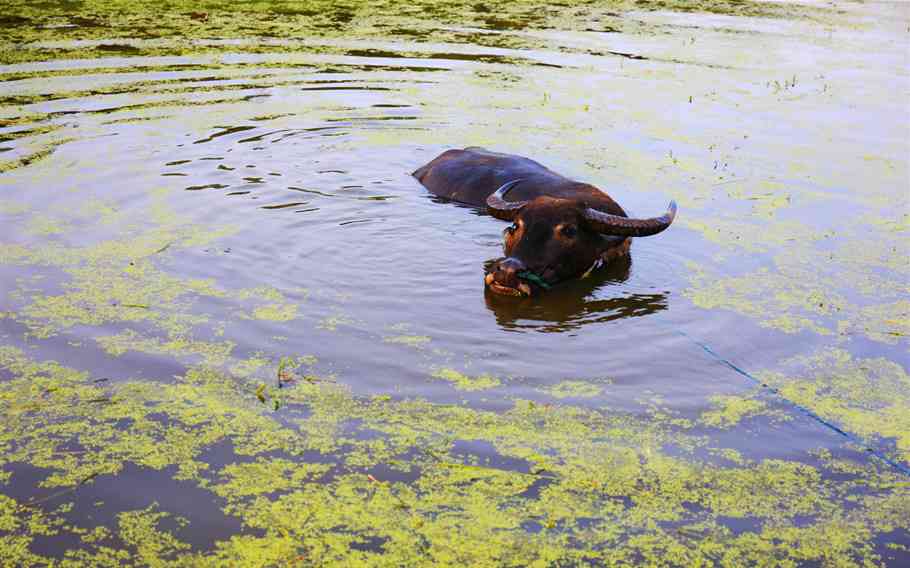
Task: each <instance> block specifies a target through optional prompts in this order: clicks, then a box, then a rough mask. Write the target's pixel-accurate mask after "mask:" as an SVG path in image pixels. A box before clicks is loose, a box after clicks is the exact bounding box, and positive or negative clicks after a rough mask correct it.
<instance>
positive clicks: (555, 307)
mask: <svg viewBox="0 0 910 568" xmlns="http://www.w3.org/2000/svg"><path fill="white" fill-rule="evenodd" d="M497 262H500V261H498V260H490V261H487V263H486V264H487V269H489V268H490V265H494V264H496V263H497ZM631 266H632V259H631V257H630V256H629V255H625V256H622V257H620V258H617V259H616V260H614V261H613V262H611V263H610V264H608V265H606V266H604V268H603V269H602V270H598V271H597V272H594V273H592V274H591V275H589V276H587V277H585V278H581V279H576V280H572V281H571V282H567V283H566V285H565V286H559V287H558V288H554V289H553V291H552V292H551V293H550V294H548V295H547V301H546V302H535V301H532V300H530V299H520V300H515V299H513V298H504V297H502V296H501V295H499V294H494V293H492V292H491V291H489V290H490V289H488V292H487V293H486V294H485V298H484V299H485V301H486V304H487V308H488V309H489V310H490V311H491V312H493V314H494V315H495V316H496V322H497V323H498V324H499V325H500V326H501V327H503V328H506V329H536V330H538V331H544V332H547V331H551V332H560V331H568V330H572V329H577V328H578V327H580V326H582V325H586V324H590V323H595V322H608V321H613V320H618V319H623V318H633V317H639V316H646V315H649V314H653V313H655V312H659V311H662V310H665V309H667V295H666V293H663V292H654V293H650V294H630V295H625V296H618V297H609V298H598V297H597V291H598V290H599V289H600V288H603V287H605V286H610V285H611V284H615V283H617V282H624V281H625V280H626V279H627V278H628V277H629V269H630V268H631Z"/></svg>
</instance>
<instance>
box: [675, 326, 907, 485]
mask: <svg viewBox="0 0 910 568" xmlns="http://www.w3.org/2000/svg"><path fill="white" fill-rule="evenodd" d="M673 331H674V332H676V333H678V334H679V335H682V336H683V337H685V338H686V339H688V340H689V341H691V342H693V343H694V344H696V345H698V346H699V347H701V348H702V349H703V350H704V352H705V353H707V354H708V355H710V356H711V357H712V358H713V359H715V360H716V361H718V362H719V363H723V364H724V365H726V366H727V367H729V368H730V369H732V370H733V371H735V372H736V373H738V374H740V375H742V376H743V377H746V378H747V379H749V380H750V381H752V382H753V383H755V384H757V385H759V386H760V387H762V388H764V389H767V390H768V391H770V392H772V393H774V394H775V395H777V397H778V398H779V399H780V400H782V401H784V402H786V403H787V404H789V405H790V406H792V407H793V408H795V409H797V410H799V411H800V412H802V413H803V414H805V415H806V416H808V417H809V418H811V419H813V420H815V421H816V422H818V423H819V424H821V425H822V426H824V427H826V428H828V429H829V430H833V431H834V432H837V433H838V434H840V435H841V436H843V437H844V438H846V439H847V440H849V441H850V442H852V443H854V444H856V445H857V446H860V447H862V448H864V449H865V450H866V452H868V453H869V454H871V455H873V456H875V457H877V458H878V459H880V460H882V461H883V462H885V463H886V464H888V465H890V466H891V467H893V468H894V469H896V470H897V471H899V472H901V473H903V474H904V475H906V476H908V477H910V468H908V467H907V466H905V465H903V464H900V463H897V462H896V461H894V460H892V459H891V458H889V457H888V456H886V455H884V454H882V453H881V452H879V451H878V450H876V449H875V448H872V447H869V445H868V444H866V442H864V441H863V440H861V439H860V438H859V437H857V436H856V435H855V434H851V433H850V432H847V431H846V430H844V429H842V428H840V427H838V426H837V425H836V424H833V423H832V422H829V421H828V420H825V419H824V418H822V417H821V416H819V415H818V414H816V413H814V412H812V411H811V410H809V409H808V408H806V407H805V406H803V405H801V404H799V403H796V402H793V401H792V400H790V399H788V398H787V397H785V396H784V395H782V394H781V393H780V390H778V389H776V388H774V387H772V386H770V385H768V384H767V383H763V382H762V381H761V380H760V379H758V378H757V377H755V376H753V375H751V374H750V373H749V372H747V371H745V370H743V369H742V368H740V367H738V366H737V365H735V364H734V363H732V362H731V361H730V360H729V359H726V358H724V357H722V356H720V355H718V353H717V352H716V351H714V350H713V349H711V347H710V346H708V345H707V344H705V343H703V342H702V341H699V340H698V339H695V338H694V337H692V336H691V335H689V334H688V333H686V332H684V331H680V330H678V329H674V330H673Z"/></svg>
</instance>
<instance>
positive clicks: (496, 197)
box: [487, 179, 528, 221]
mask: <svg viewBox="0 0 910 568" xmlns="http://www.w3.org/2000/svg"><path fill="white" fill-rule="evenodd" d="M520 181H522V180H520V179H513V180H512V181H510V182H506V183H504V184H502V186H501V187H500V188H499V189H497V190H496V191H495V192H494V193H493V194H492V195H490V196H489V197H487V211H488V212H489V213H490V215H492V216H494V217H496V218H497V219H502V220H503V221H511V220H513V219H514V218H515V215H516V214H517V213H518V210H519V209H521V208H522V207H524V206H525V205H527V204H528V202H527V201H506V200H505V199H504V198H505V195H506V194H507V193H508V192H509V190H510V189H512V188H513V187H515V186H516V185H518V182H520Z"/></svg>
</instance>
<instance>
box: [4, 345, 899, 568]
mask: <svg viewBox="0 0 910 568" xmlns="http://www.w3.org/2000/svg"><path fill="white" fill-rule="evenodd" d="M0 368H2V369H4V370H5V371H6V372H8V373H10V376H11V378H10V379H9V380H7V381H6V382H5V385H6V386H7V387H8V388H7V389H5V391H4V394H3V397H2V398H0V405H2V406H3V410H4V413H5V414H6V413H7V412H10V411H14V412H15V413H16V417H17V419H16V420H11V421H4V422H3V426H2V430H0V443H2V444H4V452H3V454H2V458H0V461H2V465H3V466H4V467H6V466H8V465H10V464H15V463H31V464H34V465H36V466H39V467H42V468H44V470H45V471H46V472H47V473H46V474H45V477H44V479H43V480H41V481H40V485H42V486H44V487H47V488H54V487H70V488H74V489H75V490H76V491H82V490H85V487H86V486H91V485H93V484H100V483H104V482H105V479H108V478H109V477H108V476H112V475H116V474H117V473H118V472H119V471H121V470H122V469H123V467H124V466H125V465H126V464H128V463H129V464H135V465H138V466H140V467H143V468H149V469H152V470H158V471H161V470H164V469H165V468H169V467H175V468H176V469H174V471H175V472H176V473H175V475H176V477H177V478H180V479H185V480H187V481H190V482H193V483H195V485H196V487H197V489H196V491H200V492H202V494H210V495H212V496H217V497H218V498H220V499H223V501H222V502H223V503H224V505H223V511H224V514H225V515H228V516H231V517H236V518H238V519H239V520H240V521H241V522H242V523H243V526H244V528H245V530H250V531H255V533H247V532H244V533H243V534H238V535H235V536H232V537H230V538H228V539H226V540H223V541H219V542H217V543H215V546H214V549H213V550H212V551H210V552H208V553H204V554H203V553H201V552H194V551H193V549H192V548H191V547H190V546H189V544H188V543H187V542H185V541H184V540H183V539H182V538H181V537H180V533H181V531H182V530H183V529H182V528H181V527H183V526H185V525H186V521H185V520H181V519H180V517H179V514H175V513H172V512H169V511H167V510H164V509H163V508H162V507H161V506H160V505H158V506H152V507H148V508H145V509H138V510H127V511H122V512H121V513H120V514H119V515H118V516H117V518H116V522H115V524H109V525H99V524H96V523H95V522H94V521H92V520H91V519H89V518H81V519H80V520H79V521H72V520H70V519H68V518H66V517H65V516H64V514H65V511H66V510H68V509H66V508H65V507H64V508H63V509H61V510H58V509H50V510H47V509H41V510H39V509H32V508H28V507H26V506H25V504H23V503H21V502H18V501H16V500H14V499H12V498H10V497H7V496H0V539H2V540H0V543H2V546H3V549H4V552H5V553H7V554H6V558H14V559H16V560H17V561H20V562H24V561H27V562H29V563H40V562H44V561H45V559H43V558H42V557H41V556H40V555H38V554H36V553H35V552H33V551H32V549H31V547H32V546H33V544H34V542H35V539H36V538H38V537H40V536H41V535H43V534H49V533H50V534H58V533H59V534H68V533H69V534H75V535H81V538H80V539H79V543H80V544H79V546H78V547H77V548H75V549H71V550H69V551H67V553H66V555H67V558H69V559H70V560H71V561H72V562H74V563H75V562H81V563H91V564H94V565H99V566H121V565H144V566H172V565H186V564H192V565H199V566H205V565H224V564H226V563H227V564H234V565H236V564H238V563H242V564H243V565H250V566H266V565H272V564H274V563H276V562H278V563H282V562H290V561H293V560H297V559H299V560H300V561H302V562H303V563H304V564H314V565H315V564H324V563H337V562H343V563H346V564H362V565H368V566H369V565H388V564H389V563H392V564H396V565H397V564H411V565H413V564H424V563H433V564H460V565H464V564H471V565H503V564H514V565H541V566H545V565H552V564H554V563H576V562H583V563H597V564H606V565H634V564H636V563H638V562H640V561H641V560H642V559H643V558H644V559H648V561H650V562H653V563H654V564H655V565H668V566H669V565H680V564H699V563H707V564H713V563H715V562H723V563H732V564H738V563H747V564H748V563H752V562H756V561H758V560H759V559H764V560H763V561H764V562H772V563H774V564H797V563H802V562H819V563H821V564H823V565H829V564H831V565H833V563H835V562H836V563H837V565H844V566H851V565H863V564H864V563H867V562H876V558H877V557H876V554H875V552H874V551H873V550H872V549H871V548H870V544H869V543H870V539H871V538H872V537H874V536H875V535H879V534H884V533H889V532H891V531H894V530H908V529H910V526H908V522H907V519H908V518H910V517H907V516H906V515H904V514H902V513H903V512H905V511H904V509H905V507H906V503H907V498H908V497H910V493H908V491H910V488H908V487H906V484H900V483H889V481H891V482H896V481H898V480H899V479H898V478H895V477H893V475H892V474H890V473H889V472H888V471H887V470H879V471H877V472H876V473H875V479H877V480H878V481H877V482H876V483H877V484H878V489H876V490H875V491H872V492H870V491H869V489H870V486H868V485H867V479H868V474H869V473H870V472H869V468H870V465H869V464H868V463H864V462H856V461H850V462H846V463H849V467H850V468H852V470H853V472H854V473H853V474H852V475H849V476H847V477H846V478H843V479H841V481H840V482H838V483H833V482H831V481H829V480H827V478H826V476H825V470H824V469H818V468H817V467H813V466H810V465H807V464H803V463H798V462H788V461H781V460H761V461H758V462H751V461H750V460H747V459H744V458H742V457H741V456H738V455H737V454H736V453H735V452H732V453H731V451H730V450H728V449H725V448H723V447H719V448H714V449H715V450H716V451H717V452H719V453H722V454H724V455H728V456H729V455H733V456H735V457H736V458H737V460H738V463H736V464H735V466H733V467H727V466H719V465H715V464H713V463H712V462H711V461H705V460H704V459H702V458H699V457H697V452H698V451H699V448H703V447H705V445H706V444H708V443H709V442H708V441H707V440H705V439H703V438H699V437H697V436H693V435H691V434H687V433H685V432H680V431H677V430H676V429H675V427H671V426H668V425H667V424H664V423H662V422H660V421H655V420H653V419H652V418H648V419H646V420H642V419H639V418H635V417H634V416H633V415H625V414H622V413H614V412H604V411H599V410H590V409H581V408H577V407H572V406H562V405H557V406H549V407H542V406H540V405H532V404H529V403H528V402H523V401H518V402H517V403H516V404H515V406H514V407H513V408H512V409H510V410H507V411H506V412H502V413H498V412H491V411H482V410H475V409H470V408H466V407H462V406H449V405H444V404H443V405H441V404H432V403H428V402H426V401H421V400H402V401H393V400H390V399H387V398H383V399H375V398H374V399H363V398H358V397H356V396H353V395H352V394H351V393H350V391H348V390H347V389H346V388H344V387H342V386H340V385H335V384H311V383H301V384H298V385H294V386H292V387H291V388H289V389H287V392H288V404H289V407H288V408H289V409H290V410H289V411H295V412H296V413H299V417H298V418H297V419H295V421H294V422H293V423H292V424H285V425H281V424H279V422H277V421H276V420H275V419H274V418H271V417H270V416H269V415H268V414H263V412H265V410H264V409H260V410H257V405H256V404H255V401H254V400H252V398H251V395H249V394H244V392H243V390H242V389H239V388H238V386H239V385H238V384H237V382H236V381H235V380H234V379H232V378H231V377H230V376H228V375H224V374H222V373H219V372H215V371H212V370H206V369H203V368H197V369H194V370H191V371H190V372H188V373H187V374H186V375H184V376H182V377H177V379H176V381H175V382H170V383H158V384H155V385H152V384H149V383H147V382H141V383H140V382H130V381H126V382H118V383H116V384H112V385H107V386H103V387H102V386H99V385H98V384H97V383H95V382H94V381H92V380H91V377H90V376H89V375H87V374H86V373H81V372H77V371H74V370H71V369H68V368H66V367H63V366H60V365H58V364H56V363H53V362H33V361H31V360H29V359H28V358H27V357H26V356H25V355H24V353H22V352H21V351H18V350H15V349H11V348H2V349H0ZM29 393H30V394H29ZM42 393H47V394H42ZM102 393H106V394H108V395H109V396H110V398H111V404H107V405H104V406H101V407H89V406H87V405H85V404H80V403H79V401H80V400H87V399H90V398H95V397H97V396H98V395H99V394H102ZM30 397H31V398H32V400H34V397H40V398H43V399H44V400H42V403H41V405H40V406H37V405H36V406H28V405H27V404H25V405H24V404H23V401H24V400H28V399H29V398H30ZM12 409H16V410H12ZM352 427H353V430H352V429H351V428H352ZM358 432H364V433H365V432H371V433H372V435H371V436H367V437H365V436H363V435H361V434H358ZM377 436H378V437H377ZM456 440H473V441H484V442H487V443H489V444H491V445H492V447H494V448H495V450H496V453H497V455H499V456H502V457H508V458H512V459H515V460H519V462H525V463H528V464H532V465H531V466H530V467H528V468H527V469H526V470H524V471H523V469H524V468H518V469H509V468H503V467H502V466H501V465H498V464H497V462H496V461H487V460H488V458H486V459H485V458H480V459H479V460H478V459H477V458H475V460H474V461H473V462H472V461H469V462H468V463H465V462H464V461H463V457H460V455H459V454H458V453H457V452H456V451H455V446H454V442H455V441H456ZM222 441H230V443H231V445H232V447H233V448H234V453H235V454H236V455H237V456H248V458H247V459H243V460H241V461H233V462H228V463H226V464H224V465H215V464H205V463H203V462H200V461H199V459H198V458H199V456H200V455H201V454H202V453H204V452H205V451H206V449H207V448H209V447H211V446H212V445H215V444H219V443H221V442H222ZM74 446H76V447H80V448H82V449H83V451H81V452H78V453H67V452H66V451H64V448H72V447H74ZM670 446H672V447H673V448H675V449H674V451H673V452H672V453H668V452H667V451H666V448H668V447H670ZM342 448H343V449H345V451H343V452H337V450H339V449H342ZM312 451H319V452H320V453H321V454H322V455H323V456H324V457H323V458H321V459H320V460H319V461H310V460H311V459H312V458H309V459H304V458H303V456H304V455H311V454H308V453H306V452H312ZM276 452H278V455H276ZM326 452H329V453H326ZM330 455H331V457H329V456H330ZM282 456H284V457H282ZM839 459H840V460H841V463H842V464H843V463H844V462H843V458H839ZM323 460H327V461H323ZM392 463H399V464H401V465H400V466H399V467H403V468H404V469H405V470H406V471H410V472H411V473H412V474H413V475H416V479H415V480H414V481H411V482H405V481H400V480H396V478H395V477H394V476H393V477H392V478H389V477H387V474H382V473H379V472H378V471H377V472H376V473H370V471H371V470H373V468H375V467H377V466H381V465H383V464H392ZM839 471H840V473H841V475H842V476H843V475H844V473H843V472H844V471H845V469H844V467H840V469H839ZM87 479H88V480H89V481H86V480H87ZM844 479H846V481H845V480H844ZM541 482H542V485H541ZM533 487H538V489H537V490H535V491H532V488H533ZM886 487H887V488H886ZM857 490H860V491H861V492H860V493H854V492H855V491H857ZM729 518H742V519H747V520H749V521H750V522H751V523H755V529H749V530H745V531H738V532H732V531H731V530H729V529H728V528H726V527H725V525H724V521H723V519H729ZM805 519H810V520H808V521H807V520H805ZM380 520H381V521H380ZM166 521H167V522H166ZM175 521H176V528H174V526H175V525H174V522H175ZM529 526H536V527H539V530H532V531H529V530H527V527H529ZM370 543H372V544H370Z"/></svg>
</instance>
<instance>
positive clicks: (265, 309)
mask: <svg viewBox="0 0 910 568" xmlns="http://www.w3.org/2000/svg"><path fill="white" fill-rule="evenodd" d="M296 317H297V305H296V304H267V305H265V306H259V307H257V308H255V309H254V310H253V319H258V320H266V321H291V320H292V319H295V318H296Z"/></svg>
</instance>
